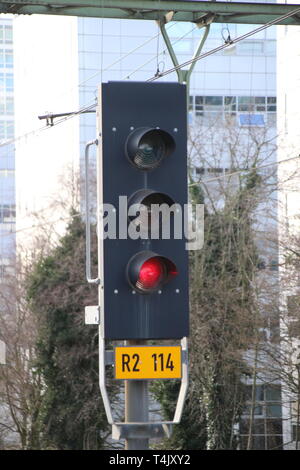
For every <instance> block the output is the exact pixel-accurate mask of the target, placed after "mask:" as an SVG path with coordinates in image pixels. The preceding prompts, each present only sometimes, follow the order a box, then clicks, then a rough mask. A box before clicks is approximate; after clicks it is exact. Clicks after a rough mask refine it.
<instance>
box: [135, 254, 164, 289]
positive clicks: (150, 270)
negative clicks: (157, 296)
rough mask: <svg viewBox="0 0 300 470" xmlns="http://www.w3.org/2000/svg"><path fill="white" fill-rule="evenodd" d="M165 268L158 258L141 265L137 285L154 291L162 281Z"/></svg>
mask: <svg viewBox="0 0 300 470" xmlns="http://www.w3.org/2000/svg"><path fill="white" fill-rule="evenodd" d="M164 275H165V266H164V263H162V262H161V261H160V260H159V259H158V258H150V259H148V260H147V261H145V263H144V264H143V265H142V267H141V269H140V272H139V277H138V281H137V283H138V284H140V285H141V286H142V287H143V288H144V289H155V288H156V287H157V286H158V285H159V284H160V283H161V281H162V280H163V278H164Z"/></svg>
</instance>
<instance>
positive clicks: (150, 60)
mask: <svg viewBox="0 0 300 470" xmlns="http://www.w3.org/2000/svg"><path fill="white" fill-rule="evenodd" d="M196 28H197V26H194V27H193V28H192V29H191V30H190V31H188V32H187V33H185V34H183V36H181V37H180V38H178V39H176V40H175V41H174V42H173V43H172V45H174V44H177V42H179V41H181V39H183V38H185V37H186V36H187V35H188V34H190V33H192V32H193V31H194V30H195V29H196ZM169 29H170V28H169ZM166 51H167V48H166V49H164V50H163V51H162V52H160V54H159V55H162V54H164V53H165V52H166ZM155 58H156V56H155V57H152V58H151V59H149V60H147V62H144V63H143V64H142V65H140V66H139V67H138V68H137V69H135V70H133V71H132V72H131V73H130V74H129V75H126V77H124V78H123V80H125V79H128V78H130V77H131V76H132V75H133V74H134V73H136V72H138V71H139V70H141V69H142V68H143V67H144V66H145V65H148V64H149V63H150V62H152V61H153V60H155ZM155 77H156V78H159V77H161V73H160V74H159V75H155ZM146 81H148V80H146Z"/></svg>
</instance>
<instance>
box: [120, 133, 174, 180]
mask: <svg viewBox="0 0 300 470" xmlns="http://www.w3.org/2000/svg"><path fill="white" fill-rule="evenodd" d="M125 147H126V148H125V150H126V155H127V158H128V159H129V160H130V162H131V163H132V164H133V165H134V166H135V167H137V168H139V169H140V170H144V171H149V170H154V169H155V168H157V167H158V166H159V165H160V164H161V162H162V160H163V159H164V158H165V157H167V156H169V155H170V154H171V153H172V152H173V151H174V150H175V141H174V139H173V137H172V136H171V135H170V134H169V133H168V132H166V131H163V130H161V129H153V128H147V127H142V128H138V129H135V130H134V131H133V132H132V133H131V134H130V135H129V136H128V138H127V141H126V145H125Z"/></svg>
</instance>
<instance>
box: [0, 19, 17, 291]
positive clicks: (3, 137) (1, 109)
mask: <svg viewBox="0 0 300 470" xmlns="http://www.w3.org/2000/svg"><path fill="white" fill-rule="evenodd" d="M13 138H14V60H13V22H12V19H9V18H8V19H7V18H6V17H5V16H4V15H0V282H1V279H2V278H3V276H5V273H6V271H7V270H10V269H11V266H12V259H13V257H14V253H15V215H16V210H15V152H14V144H13V142H12V143H8V144H7V145H3V143H4V142H6V141H8V142H10V141H11V140H13Z"/></svg>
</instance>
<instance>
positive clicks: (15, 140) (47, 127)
mask: <svg viewBox="0 0 300 470" xmlns="http://www.w3.org/2000/svg"><path fill="white" fill-rule="evenodd" d="M177 23H178V22H173V23H172V24H171V25H170V26H169V28H168V30H170V29H171V28H173V27H174V26H175V25H176V24H177ZM159 34H160V33H158V34H155V36H152V37H151V38H150V39H147V40H146V41H145V42H143V43H142V44H139V45H138V46H137V47H135V48H134V49H132V50H131V51H129V52H127V53H126V54H125V55H123V56H121V57H119V58H118V59H117V60H115V61H114V62H112V63H111V64H109V65H108V66H107V67H106V68H105V69H103V70H102V68H101V70H98V71H97V72H96V73H95V74H93V75H91V76H90V77H88V78H86V79H85V80H83V81H82V82H80V83H79V84H78V85H77V86H78V88H80V87H81V86H82V85H84V84H85V83H86V82H88V81H89V80H91V79H93V78H94V77H96V76H97V75H99V74H101V76H102V73H103V72H106V71H107V70H109V69H110V68H111V67H113V66H114V65H115V64H117V63H118V62H120V61H122V60H123V59H126V58H127V57H129V56H130V55H131V54H133V53H134V52H136V51H138V50H139V49H141V48H142V47H143V46H145V45H147V44H148V43H149V42H151V41H153V40H154V39H156V38H157V37H158V35H159ZM152 60H153V58H152V59H151V60H150V61H152ZM147 63H148V62H147ZM144 65H145V64H144ZM144 65H143V66H144ZM143 66H142V67H143ZM138 70H139V69H138ZM135 72H136V70H135V71H134V72H132V73H135ZM126 78H127V77H126ZM59 96H63V95H59ZM87 106H88V105H85V106H84V108H81V109H84V110H85V109H90V108H87ZM81 109H80V110H79V111H77V112H74V113H73V114H72V115H71V117H74V116H76V115H78V114H81ZM66 119H67V118H66ZM66 119H61V120H59V121H56V123H55V124H53V126H51V127H54V126H55V125H56V124H59V123H60V122H63V121H65V120H66ZM46 129H49V126H47V125H45V126H43V127H40V128H37V129H33V130H32V131H28V132H26V133H25V134H22V135H20V136H17V137H13V138H11V139H8V140H5V141H4V142H0V147H4V146H6V145H9V144H13V143H15V142H17V141H19V140H21V139H23V138H26V137H29V136H31V135H34V134H36V133H40V132H41V131H43V130H46Z"/></svg>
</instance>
